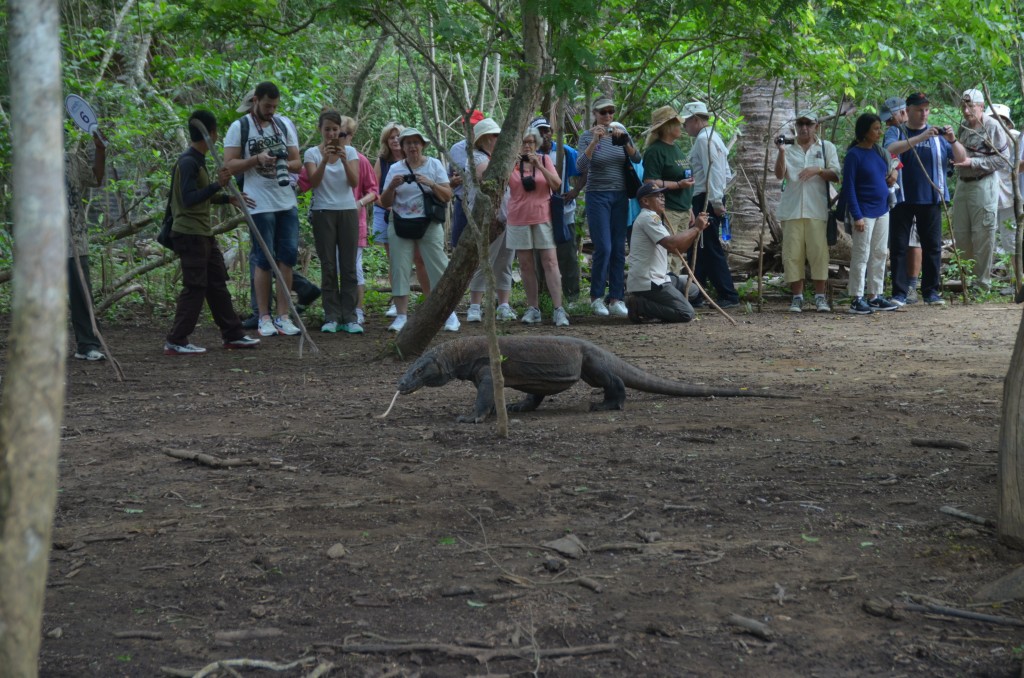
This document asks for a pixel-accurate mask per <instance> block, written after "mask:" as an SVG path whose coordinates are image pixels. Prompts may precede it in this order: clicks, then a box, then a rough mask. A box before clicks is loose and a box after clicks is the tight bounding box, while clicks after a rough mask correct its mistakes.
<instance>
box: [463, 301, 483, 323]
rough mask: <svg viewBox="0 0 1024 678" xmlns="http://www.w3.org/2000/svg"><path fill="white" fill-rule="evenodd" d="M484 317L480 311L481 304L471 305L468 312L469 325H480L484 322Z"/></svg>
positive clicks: (467, 320)
mask: <svg viewBox="0 0 1024 678" xmlns="http://www.w3.org/2000/svg"><path fill="white" fill-rule="evenodd" d="M483 320H484V315H483V313H482V312H481V311H480V304H470V305H469V310H468V311H466V322H467V323H479V322H483Z"/></svg>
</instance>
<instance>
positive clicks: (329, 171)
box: [302, 146, 359, 210]
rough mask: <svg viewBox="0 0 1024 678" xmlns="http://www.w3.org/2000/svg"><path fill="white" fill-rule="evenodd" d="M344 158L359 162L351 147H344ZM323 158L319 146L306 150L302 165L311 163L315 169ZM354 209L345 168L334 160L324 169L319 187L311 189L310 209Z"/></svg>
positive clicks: (353, 199) (352, 196)
mask: <svg viewBox="0 0 1024 678" xmlns="http://www.w3.org/2000/svg"><path fill="white" fill-rule="evenodd" d="M345 158H346V159H347V160H359V156H358V155H357V154H356V149H354V148H352V147H351V146H346V147H345ZM323 159H324V156H323V154H322V153H321V152H320V147H319V146H313V147H311V148H307V149H306V153H305V155H304V156H303V158H302V162H303V163H307V162H311V163H313V164H314V165H316V166H317V167H319V166H320V163H321V162H323ZM355 208H356V197H355V195H353V194H352V187H351V186H349V185H348V175H347V174H345V166H344V165H342V163H341V160H335V161H334V162H333V163H331V164H330V165H328V166H327V167H325V168H324V178H323V179H322V180H321V181H320V185H319V186H317V187H316V188H314V189H313V203H312V205H311V206H310V209H314V210H354V209H355Z"/></svg>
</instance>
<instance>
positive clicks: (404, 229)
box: [391, 169, 448, 240]
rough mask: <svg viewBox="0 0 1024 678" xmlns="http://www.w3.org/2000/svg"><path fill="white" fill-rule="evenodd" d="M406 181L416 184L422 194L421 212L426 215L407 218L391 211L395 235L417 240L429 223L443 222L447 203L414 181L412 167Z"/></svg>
mask: <svg viewBox="0 0 1024 678" xmlns="http://www.w3.org/2000/svg"><path fill="white" fill-rule="evenodd" d="M406 183H413V184H416V187H417V188H419V189H420V193H422V194H423V212H424V214H426V216H423V217H412V218H409V219H407V218H405V217H403V216H401V215H399V214H398V212H395V211H392V215H391V216H392V218H393V219H394V222H395V235H397V236H398V237H399V238H406V239H407V240H419V239H420V238H422V237H423V236H424V235H425V234H426V232H427V227H428V226H430V224H431V223H433V222H435V221H437V222H440V223H442V224H443V223H444V222H445V219H447V217H448V205H447V204H445V203H443V202H441V201H440V200H438V199H437V198H436V197H434V192H433V191H428V190H426V189H424V188H423V184H421V183H419V182H418V181H416V175H415V173H413V171H412V169H410V170H409V175H408V176H407V177H406Z"/></svg>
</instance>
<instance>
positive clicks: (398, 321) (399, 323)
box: [388, 314, 409, 332]
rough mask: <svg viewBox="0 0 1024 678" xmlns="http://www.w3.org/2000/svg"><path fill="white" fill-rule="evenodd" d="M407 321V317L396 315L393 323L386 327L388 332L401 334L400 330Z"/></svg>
mask: <svg viewBox="0 0 1024 678" xmlns="http://www.w3.org/2000/svg"><path fill="white" fill-rule="evenodd" d="M408 319H409V316H407V315H404V314H403V315H396V316H395V322H393V323H391V325H390V326H389V327H388V332H401V331H402V328H403V327H405V321H406V320H408Z"/></svg>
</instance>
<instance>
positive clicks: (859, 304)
mask: <svg viewBox="0 0 1024 678" xmlns="http://www.w3.org/2000/svg"><path fill="white" fill-rule="evenodd" d="M850 313H853V314H855V315H871V314H872V313H874V311H872V310H871V307H870V306H868V302H866V301H864V297H857V298H856V299H854V300H853V301H852V302H850Z"/></svg>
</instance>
